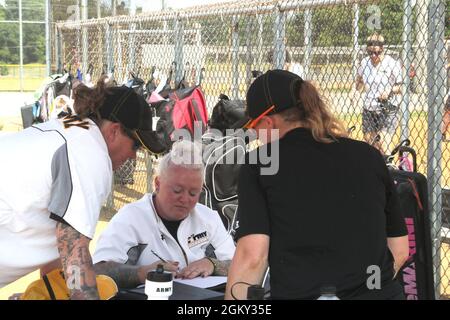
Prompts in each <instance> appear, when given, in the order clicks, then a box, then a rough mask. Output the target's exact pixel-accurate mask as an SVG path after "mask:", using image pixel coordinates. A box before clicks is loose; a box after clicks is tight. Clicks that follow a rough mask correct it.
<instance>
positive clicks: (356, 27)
mask: <svg viewBox="0 0 450 320" xmlns="http://www.w3.org/2000/svg"><path fill="white" fill-rule="evenodd" d="M358 22H359V4H357V3H355V4H354V5H353V55H352V57H353V61H352V62H353V65H352V77H353V79H352V82H353V81H355V79H356V77H357V75H358V66H359V59H358V58H359V50H360V48H359V43H358V39H359V25H358Z"/></svg>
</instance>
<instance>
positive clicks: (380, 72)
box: [358, 55, 402, 111]
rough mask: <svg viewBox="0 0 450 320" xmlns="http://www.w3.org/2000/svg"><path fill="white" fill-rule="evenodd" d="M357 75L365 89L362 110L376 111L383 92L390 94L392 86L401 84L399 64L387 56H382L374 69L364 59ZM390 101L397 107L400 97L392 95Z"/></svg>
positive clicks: (367, 59) (366, 58)
mask: <svg viewBox="0 0 450 320" xmlns="http://www.w3.org/2000/svg"><path fill="white" fill-rule="evenodd" d="M358 75H359V76H361V77H362V79H363V81H364V85H365V89H366V95H365V98H364V109H366V110H369V111H377V110H378V108H379V107H378V106H379V103H378V101H377V99H378V97H379V96H380V95H381V94H382V93H383V92H390V91H391V90H392V87H393V86H394V84H396V83H401V82H402V70H401V66H400V63H399V62H398V61H396V60H395V59H393V58H392V57H391V56H389V55H384V58H383V60H381V62H380V63H379V64H378V65H377V66H376V67H375V66H374V65H373V64H372V61H370V58H369V57H365V58H364V59H363V60H362V61H361V65H360V66H359V68H358ZM391 101H392V103H393V104H395V105H397V106H398V105H399V103H400V95H398V94H397V95H394V96H393V97H392V98H391Z"/></svg>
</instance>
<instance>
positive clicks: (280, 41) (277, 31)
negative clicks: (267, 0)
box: [272, 8, 286, 69]
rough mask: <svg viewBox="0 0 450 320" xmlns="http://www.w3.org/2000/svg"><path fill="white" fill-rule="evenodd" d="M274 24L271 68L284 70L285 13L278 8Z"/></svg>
mask: <svg viewBox="0 0 450 320" xmlns="http://www.w3.org/2000/svg"><path fill="white" fill-rule="evenodd" d="M275 14H276V17H275V24H274V44H273V57H272V61H273V67H274V68H275V69H284V63H285V60H286V46H285V39H286V13H285V12H283V11H281V10H280V8H278V10H277V12H276V13H275Z"/></svg>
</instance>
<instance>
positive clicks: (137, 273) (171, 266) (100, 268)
mask: <svg viewBox="0 0 450 320" xmlns="http://www.w3.org/2000/svg"><path fill="white" fill-rule="evenodd" d="M158 264H162V265H163V266H164V270H166V271H173V272H175V271H177V267H178V262H171V261H168V263H162V262H160V261H158V262H154V263H152V264H149V265H144V266H135V265H130V264H123V263H119V262H114V261H101V262H98V263H96V264H95V265H94V269H95V272H96V273H97V274H105V275H107V276H110V277H111V278H113V279H114V281H115V282H116V283H117V286H118V287H119V288H135V287H137V286H138V285H140V284H143V283H144V282H145V278H146V277H147V273H148V272H149V271H151V270H155V269H156V267H157V265H158Z"/></svg>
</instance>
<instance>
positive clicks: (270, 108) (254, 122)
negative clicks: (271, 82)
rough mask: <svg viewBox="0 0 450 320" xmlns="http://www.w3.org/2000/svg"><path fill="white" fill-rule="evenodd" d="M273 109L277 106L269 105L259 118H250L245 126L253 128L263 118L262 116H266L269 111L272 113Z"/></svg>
mask: <svg viewBox="0 0 450 320" xmlns="http://www.w3.org/2000/svg"><path fill="white" fill-rule="evenodd" d="M273 109H275V106H274V105H273V106H271V107H269V108H268V109H267V110H266V111H264V112H263V113H261V114H260V115H259V116H258V117H257V118H255V119H253V120H252V119H250V120H249V121H248V122H247V123H246V124H245V125H244V128H246V129H253V128H254V127H255V126H256V125H257V124H258V122H259V121H260V120H261V119H262V117H264V116H266V115H267V114H268V113H270V112H271V111H272V110H273Z"/></svg>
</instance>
